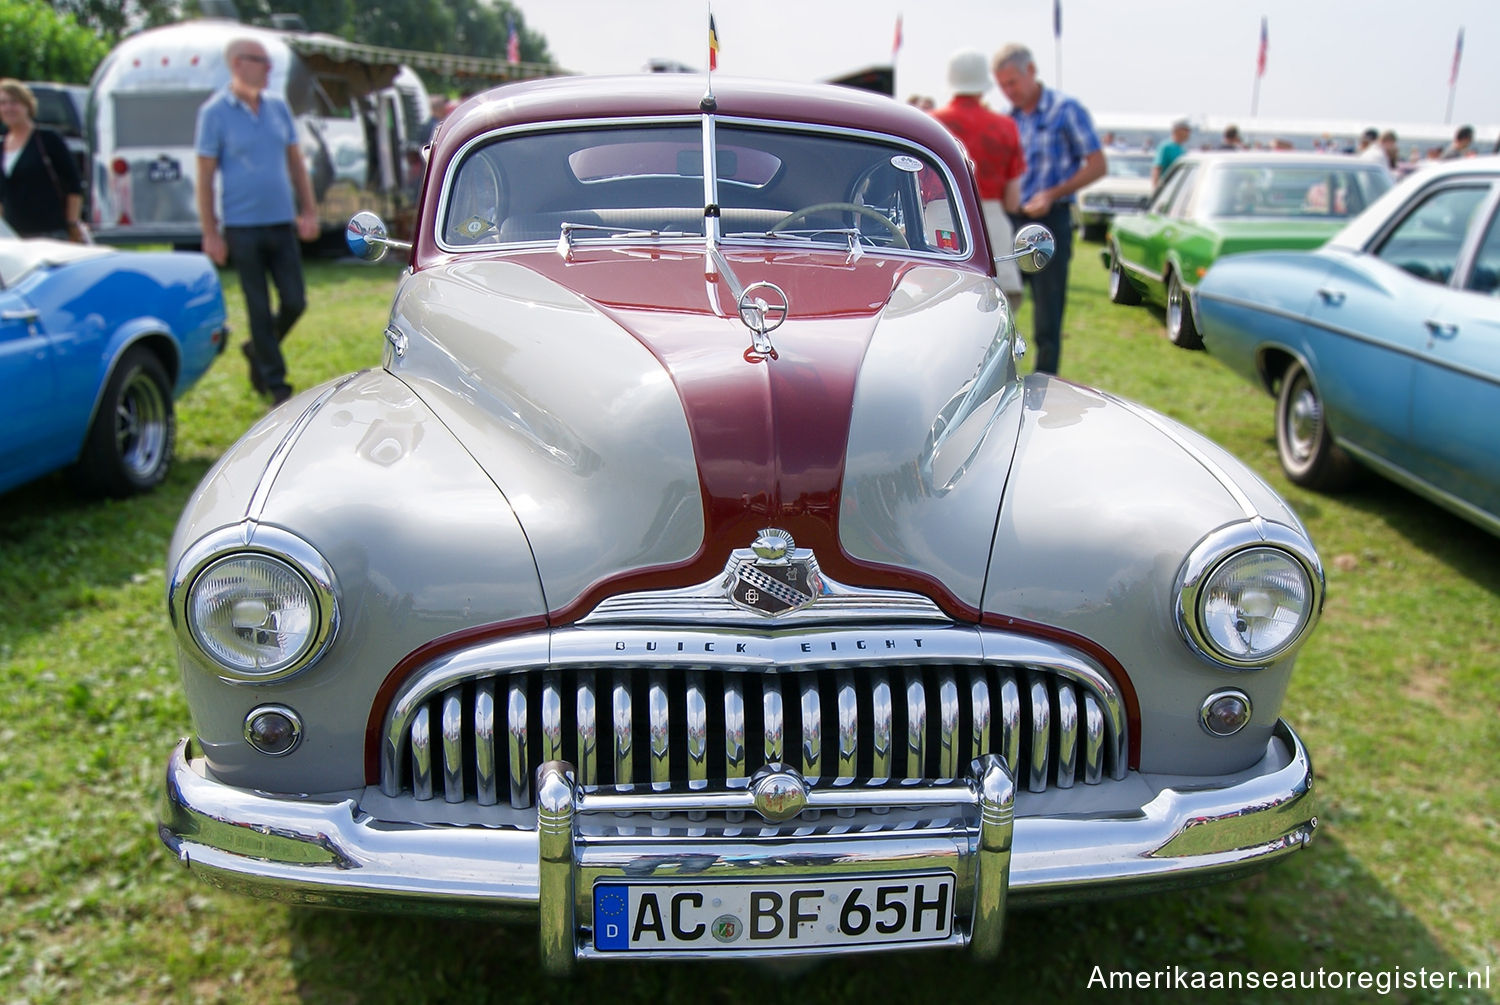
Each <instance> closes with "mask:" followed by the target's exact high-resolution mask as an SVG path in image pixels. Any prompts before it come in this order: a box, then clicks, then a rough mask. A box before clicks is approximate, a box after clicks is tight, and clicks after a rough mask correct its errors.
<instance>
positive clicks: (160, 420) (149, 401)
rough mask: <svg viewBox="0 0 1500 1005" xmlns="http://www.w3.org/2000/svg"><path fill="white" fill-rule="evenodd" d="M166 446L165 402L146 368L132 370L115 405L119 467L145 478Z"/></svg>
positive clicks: (160, 460)
mask: <svg viewBox="0 0 1500 1005" xmlns="http://www.w3.org/2000/svg"><path fill="white" fill-rule="evenodd" d="M166 449H167V402H166V399H165V398H164V397H163V396H162V392H161V388H160V387H158V386H157V385H156V382H155V381H153V380H152V379H151V378H150V377H149V376H147V375H146V373H145V371H143V370H137V371H135V372H134V373H132V374H131V375H130V377H129V379H128V380H127V381H126V382H125V386H124V388H122V389H121V394H120V400H119V403H118V404H117V405H116V406H115V450H116V451H118V454H119V458H120V464H121V466H122V467H123V468H124V469H125V470H126V471H127V472H128V473H129V474H130V476H131V477H132V478H135V479H136V480H138V481H144V480H146V479H147V478H149V477H151V474H152V473H153V472H154V471H156V469H157V468H158V467H159V466H160V465H161V462H162V457H163V455H164V454H165V453H166Z"/></svg>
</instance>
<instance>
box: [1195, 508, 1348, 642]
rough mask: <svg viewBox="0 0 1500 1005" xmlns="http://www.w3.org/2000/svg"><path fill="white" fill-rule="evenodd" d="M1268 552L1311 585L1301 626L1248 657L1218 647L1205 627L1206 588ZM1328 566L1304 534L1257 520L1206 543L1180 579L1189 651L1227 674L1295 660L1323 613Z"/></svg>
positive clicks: (1218, 532)
mask: <svg viewBox="0 0 1500 1005" xmlns="http://www.w3.org/2000/svg"><path fill="white" fill-rule="evenodd" d="M1257 551H1264V552H1267V553H1270V554H1273V555H1276V556H1279V557H1284V558H1286V559H1288V561H1289V564H1290V565H1291V567H1292V568H1294V569H1297V570H1298V571H1300V573H1301V575H1302V576H1303V577H1304V578H1305V580H1306V584H1307V601H1306V605H1305V610H1304V611H1303V613H1302V618H1301V623H1300V624H1299V625H1298V626H1297V629H1296V630H1295V631H1294V632H1292V634H1291V635H1290V636H1288V637H1287V638H1286V639H1285V640H1283V641H1282V642H1280V643H1279V644H1277V645H1276V646H1274V647H1271V648H1269V649H1266V650H1264V651H1261V652H1257V653H1255V654H1254V655H1253V656H1248V657H1247V656H1242V655H1239V654H1236V653H1233V652H1230V651H1228V650H1226V649H1224V648H1223V647H1222V646H1220V645H1218V644H1217V643H1216V642H1215V641H1214V638H1213V635H1212V633H1211V632H1210V631H1209V629H1208V628H1207V626H1206V625H1205V624H1204V611H1203V604H1204V601H1205V600H1206V587H1207V586H1208V584H1209V583H1211V582H1212V580H1213V578H1214V576H1215V575H1216V574H1217V573H1218V572H1219V571H1220V570H1221V569H1223V568H1224V567H1225V564H1226V563H1227V562H1230V561H1232V560H1234V559H1236V558H1238V557H1240V556H1243V555H1245V554H1246V553H1248V552H1257ZM1324 586H1325V583H1324V578H1323V565H1322V563H1321V562H1320V561H1319V560H1318V553H1317V552H1316V551H1315V550H1313V547H1312V544H1311V542H1309V541H1308V540H1307V538H1306V536H1304V535H1303V534H1301V533H1300V532H1298V531H1296V530H1294V529H1293V528H1290V527H1286V526H1284V525H1282V524H1276V523H1270V522H1267V521H1265V520H1255V521H1252V522H1249V523H1241V524H1231V525H1230V526H1228V527H1222V528H1220V529H1219V530H1216V531H1214V532H1213V533H1212V534H1209V535H1208V536H1207V537H1205V538H1204V539H1203V540H1202V541H1200V542H1199V543H1198V544H1197V546H1196V547H1194V548H1193V550H1192V552H1191V553H1190V554H1189V555H1188V558H1187V561H1185V562H1184V563H1183V566H1182V570H1181V571H1180V572H1179V573H1178V577H1177V606H1176V612H1175V613H1176V621H1177V628H1178V631H1180V632H1181V633H1182V637H1183V638H1184V639H1185V640H1186V641H1187V643H1188V646H1189V647H1190V648H1192V649H1193V650H1194V651H1195V652H1197V653H1198V654H1199V655H1200V656H1202V657H1204V658H1205V659H1207V660H1209V661H1211V662H1212V663H1214V664H1215V665H1216V666H1218V667H1221V668H1223V669H1227V670H1262V669H1264V668H1266V667H1267V666H1270V665H1271V664H1272V663H1275V662H1277V661H1279V660H1283V659H1286V658H1288V657H1290V656H1291V655H1292V654H1294V653H1295V652H1296V651H1297V650H1298V649H1299V648H1300V647H1301V646H1302V644H1303V643H1304V642H1305V641H1306V640H1307V637H1308V635H1309V634H1310V633H1311V632H1312V629H1313V626H1314V625H1316V624H1317V621H1318V617H1319V615H1320V614H1321V613H1322V611H1323V593H1324Z"/></svg>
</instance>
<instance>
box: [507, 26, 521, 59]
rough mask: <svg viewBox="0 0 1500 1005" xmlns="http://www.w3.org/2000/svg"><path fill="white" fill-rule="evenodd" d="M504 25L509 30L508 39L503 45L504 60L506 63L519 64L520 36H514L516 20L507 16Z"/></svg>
mask: <svg viewBox="0 0 1500 1005" xmlns="http://www.w3.org/2000/svg"><path fill="white" fill-rule="evenodd" d="M505 23H506V25H507V26H508V27H509V28H510V38H509V39H508V40H507V41H506V43H505V59H506V61H507V62H511V63H519V62H520V61H521V36H520V35H518V34H516V19H515V18H513V17H510V16H509V15H507V16H506V18H505Z"/></svg>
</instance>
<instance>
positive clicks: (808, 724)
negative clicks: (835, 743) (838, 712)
mask: <svg viewBox="0 0 1500 1005" xmlns="http://www.w3.org/2000/svg"><path fill="white" fill-rule="evenodd" d="M801 677H802V777H803V778H805V779H806V780H807V781H809V782H815V781H817V780H818V778H820V777H821V776H822V774H823V702H822V696H821V695H820V694H818V675H817V673H816V672H811V673H803V674H802V675H801Z"/></svg>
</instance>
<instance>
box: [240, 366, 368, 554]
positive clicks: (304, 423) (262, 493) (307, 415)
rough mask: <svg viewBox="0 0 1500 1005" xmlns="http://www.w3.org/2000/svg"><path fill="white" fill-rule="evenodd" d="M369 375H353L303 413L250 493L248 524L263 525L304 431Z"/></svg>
mask: <svg viewBox="0 0 1500 1005" xmlns="http://www.w3.org/2000/svg"><path fill="white" fill-rule="evenodd" d="M366 372H368V371H366V370H360V371H357V372H355V373H351V374H349V375H348V376H346V377H344V378H343V379H342V380H340V381H339V382H338V383H336V384H334V385H333V386H331V387H329V388H326V389H325V390H324V391H323V393H322V394H319V395H318V396H317V398H315V399H314V400H313V403H312V404H311V405H308V406H307V407H306V408H305V409H303V410H302V414H301V415H299V416H297V418H296V421H294V422H293V423H292V425H291V428H289V429H288V430H287V431H286V435H284V436H283V437H282V438H281V442H280V443H278V444H276V449H275V450H273V451H271V456H270V459H268V460H267V461H266V466H265V467H264V468H262V469H261V472H260V478H259V479H258V480H257V481H256V483H255V491H254V492H252V493H250V502H249V504H248V505H246V506H245V520H246V521H247V522H249V523H251V524H258V523H260V518H261V515H262V514H263V513H265V511H266V503H267V502H268V501H269V500H270V498H271V487H272V486H273V485H274V484H275V483H276V476H277V475H279V474H281V469H282V467H283V466H284V465H285V464H286V460H287V458H288V457H290V456H291V453H292V447H293V446H294V445H295V444H296V442H297V440H298V439H299V438H300V437H301V436H302V431H303V430H305V429H306V428H307V427H308V426H309V425H311V424H312V420H313V418H314V417H315V416H317V414H318V412H319V411H321V410H322V408H323V406H324V405H325V404H327V403H328V399H329V398H332V397H333V396H334V395H335V394H338V393H339V392H340V391H342V390H343V389H344V387H345V386H346V385H348V384H349V382H350V381H352V380H354V379H355V378H356V377H359V376H362V375H363V374H365V373H366Z"/></svg>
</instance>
